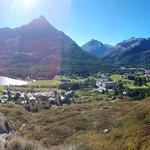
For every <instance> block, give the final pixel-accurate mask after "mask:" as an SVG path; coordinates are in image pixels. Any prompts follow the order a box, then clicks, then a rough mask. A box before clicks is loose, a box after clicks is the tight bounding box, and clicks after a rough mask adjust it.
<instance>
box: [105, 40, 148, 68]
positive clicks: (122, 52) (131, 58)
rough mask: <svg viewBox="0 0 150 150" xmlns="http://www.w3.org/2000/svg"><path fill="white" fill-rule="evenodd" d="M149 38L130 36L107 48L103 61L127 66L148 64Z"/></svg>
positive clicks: (146, 65)
mask: <svg viewBox="0 0 150 150" xmlns="http://www.w3.org/2000/svg"><path fill="white" fill-rule="evenodd" d="M149 58H150V39H149V38H148V39H145V38H131V39H128V40H125V41H123V42H121V43H119V44H117V45H116V46H115V47H114V48H112V49H109V50H108V51H107V52H106V53H105V57H104V58H103V59H104V60H105V61H107V62H109V63H113V64H117V65H123V66H127V67H131V66H132V67H140V66H141V67H143V66H145V67H148V66H150V65H149V64H150V59H149Z"/></svg>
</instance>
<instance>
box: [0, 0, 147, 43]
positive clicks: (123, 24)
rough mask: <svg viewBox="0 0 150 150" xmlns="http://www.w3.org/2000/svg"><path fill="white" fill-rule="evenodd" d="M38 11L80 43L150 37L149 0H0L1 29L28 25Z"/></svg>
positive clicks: (38, 14)
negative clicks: (95, 40)
mask: <svg viewBox="0 0 150 150" xmlns="http://www.w3.org/2000/svg"><path fill="white" fill-rule="evenodd" d="M41 14H43V15H44V16H45V17H46V18H47V19H48V21H49V22H50V23H51V24H52V25H53V26H55V27H56V28H57V29H59V30H62V31H64V32H65V33H66V34H67V35H69V36H70V37H71V38H72V39H73V40H74V41H76V42H77V43H78V44H79V45H80V46H81V45H83V44H84V43H86V42H87V41H89V40H91V39H97V40H99V41H102V42H103V43H108V44H113V45H115V44H117V43H118V42H121V41H122V40H124V39H128V38H130V37H150V1H149V0H1V3H0V20H1V23H0V28H3V27H11V28H14V27H18V26H21V25H23V24H27V23H28V22H30V21H31V20H32V19H34V18H37V17H39V16H40V15H41Z"/></svg>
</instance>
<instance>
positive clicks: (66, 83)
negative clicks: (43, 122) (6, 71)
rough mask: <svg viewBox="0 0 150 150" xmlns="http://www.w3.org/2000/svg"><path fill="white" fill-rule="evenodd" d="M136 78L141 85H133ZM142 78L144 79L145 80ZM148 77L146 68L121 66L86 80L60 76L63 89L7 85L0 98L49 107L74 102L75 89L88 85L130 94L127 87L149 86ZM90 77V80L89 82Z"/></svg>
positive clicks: (101, 89)
mask: <svg viewBox="0 0 150 150" xmlns="http://www.w3.org/2000/svg"><path fill="white" fill-rule="evenodd" d="M93 78H94V79H93ZM132 78H133V79H132ZM136 78H142V80H141V81H142V83H141V86H136V85H135V80H136ZM143 78H144V79H145V82H144V80H143ZM149 78H150V70H146V69H143V68H136V69H124V68H123V69H121V71H120V74H109V73H105V74H103V73H98V74H97V75H96V77H90V78H88V79H87V80H83V81H82V82H81V81H80V82H77V81H76V82H75V83H74V82H73V81H72V80H70V79H69V77H66V76H62V77H60V79H61V81H62V79H63V81H62V82H63V83H62V84H61V86H60V88H64V87H65V88H64V89H65V90H64V89H63V91H53V92H50V91H49V92H48V91H40V92H39V91H38V92H37V91H32V90H31V91H22V90H16V89H15V86H14V89H15V90H12V89H13V88H11V89H10V88H9V86H7V87H6V88H5V89H4V90H1V96H0V99H1V103H2V104H5V105H7V103H14V104H19V105H22V106H24V107H25V108H27V106H30V105H32V106H33V105H34V104H35V105H40V104H41V103H43V102H45V103H46V106H47V108H51V107H52V106H54V105H55V106H62V105H63V104H67V105H69V104H71V103H75V97H77V95H76V96H75V95H74V93H75V91H76V90H80V89H81V88H88V87H90V88H89V89H90V90H91V88H92V90H93V91H95V90H96V91H98V92H99V94H107V95H108V94H109V92H111V93H114V95H116V93H118V94H119V95H123V96H130V94H128V91H129V89H136V88H137V87H138V88H139V89H143V88H149ZM91 79H92V82H90V80H91ZM94 80H95V81H96V82H95V85H94V82H93V81H94ZM34 82H36V81H34ZM77 83H78V84H77ZM91 83H92V86H91ZM89 85H90V86H89ZM118 85H119V86H118ZM120 85H121V86H120ZM125 87H126V88H125ZM127 89H128V90H127ZM106 91H107V93H106ZM116 91H117V92H116ZM118 91H119V92H118ZM120 91H121V92H120ZM78 97H80V100H81V99H82V98H83V96H80V95H78ZM85 97H87V96H85ZM87 98H88V97H87ZM89 101H90V100H89ZM89 101H88V102H89Z"/></svg>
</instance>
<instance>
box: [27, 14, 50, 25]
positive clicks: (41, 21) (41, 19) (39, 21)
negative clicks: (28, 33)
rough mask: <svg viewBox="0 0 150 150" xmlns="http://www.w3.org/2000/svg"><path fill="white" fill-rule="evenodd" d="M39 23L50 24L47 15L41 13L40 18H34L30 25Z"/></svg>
mask: <svg viewBox="0 0 150 150" xmlns="http://www.w3.org/2000/svg"><path fill="white" fill-rule="evenodd" d="M37 24H46V25H50V24H49V22H48V21H47V19H46V17H44V16H43V15H41V16H40V17H39V18H36V19H34V20H32V21H31V22H30V23H29V25H37Z"/></svg>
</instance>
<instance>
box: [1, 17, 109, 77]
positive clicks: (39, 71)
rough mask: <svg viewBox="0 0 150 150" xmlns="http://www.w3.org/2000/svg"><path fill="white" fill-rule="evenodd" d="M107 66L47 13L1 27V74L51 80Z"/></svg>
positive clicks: (94, 70)
mask: <svg viewBox="0 0 150 150" xmlns="http://www.w3.org/2000/svg"><path fill="white" fill-rule="evenodd" d="M105 68H108V67H106V66H105V65H104V64H103V63H101V62H100V61H99V60H98V59H96V58H95V57H94V56H92V55H90V54H88V53H87V52H84V51H83V50H81V48H80V47H79V46H78V45H77V44H76V43H75V42H74V41H73V40H72V39H71V38H69V37H68V36H67V35H65V34H64V33H63V32H61V31H58V30H57V29H55V28H54V27H53V26H52V25H50V24H49V22H48V21H47V20H46V18H45V17H44V16H41V17H39V18H38V19H34V20H33V21H32V22H30V23H29V24H27V25H23V26H21V27H19V28H15V29H10V28H4V29H0V75H4V76H15V77H21V78H26V77H28V76H29V77H31V78H34V79H37V78H38V79H51V78H53V77H54V76H55V75H59V74H66V73H67V74H77V75H81V76H83V75H85V76H86V75H89V73H95V72H98V71H100V70H101V71H102V70H104V69H105Z"/></svg>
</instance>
